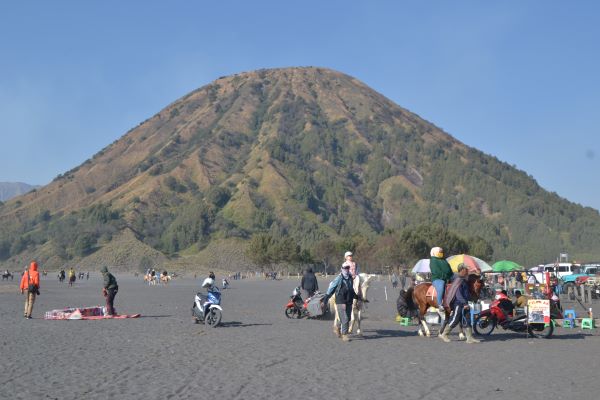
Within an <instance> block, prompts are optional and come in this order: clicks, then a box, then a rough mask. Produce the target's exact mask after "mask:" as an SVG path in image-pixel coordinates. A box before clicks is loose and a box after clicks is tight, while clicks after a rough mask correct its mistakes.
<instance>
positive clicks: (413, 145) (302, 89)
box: [0, 67, 600, 270]
mask: <svg viewBox="0 0 600 400" xmlns="http://www.w3.org/2000/svg"><path fill="white" fill-rule="evenodd" d="M431 224H439V225H442V226H445V227H447V228H449V229H451V230H453V231H455V232H458V233H459V234H462V235H465V236H477V237H480V238H483V239H484V240H485V241H487V242H488V243H489V244H490V245H491V246H492V247H493V250H494V256H495V257H496V258H509V259H515V260H517V261H520V262H523V263H533V262H538V261H544V260H548V259H549V258H550V259H553V258H554V257H555V256H556V255H557V254H558V252H559V251H569V252H571V253H574V254H578V255H579V256H580V257H587V258H591V257H596V258H600V249H598V248H597V246H596V243H597V240H596V239H597V237H598V234H599V233H600V216H599V215H598V212H597V211H596V210H593V209H591V208H584V207H581V206H579V205H576V204H573V203H571V202H569V201H567V200H565V199H562V198H560V197H558V196H557V195H556V194H553V193H548V192H547V191H545V190H544V189H542V188H541V187H540V186H539V185H538V184H537V183H536V181H535V180H534V179H533V178H532V177H530V176H528V175H527V174H526V173H524V172H522V171H519V170H517V169H515V168H514V167H512V166H510V165H508V164H506V163H504V162H501V161H499V160H498V159H496V158H495V157H492V156H489V155H486V154H484V153H482V152H480V151H478V150H476V149H473V148H470V147H468V146H467V145H465V144H463V143H461V142H459V141H458V140H456V139H454V138H453V137H452V136H450V135H448V134H447V133H445V132H443V131H442V130H441V129H439V128H437V127H436V126H434V125H433V124H431V123H429V122H427V121H424V120H423V119H421V118H419V117H418V116H417V115H415V114H413V113H411V112H409V111H407V110H405V109H403V108H401V107H399V106H398V105H396V104H394V103H393V102H392V101H390V100H389V99H387V98H386V97H384V96H383V95H381V94H379V93H377V92H375V91H373V90H372V89H370V88H369V87H367V86H366V85H365V84H363V83H362V82H360V81H358V80H357V79H355V78H353V77H350V76H348V75H345V74H343V73H339V72H335V71H332V70H328V69H324V68H312V67H308V68H283V69H270V70H259V71H253V72H248V73H242V74H237V75H233V76H228V77H223V78H220V79H217V80H216V81H214V82H212V83H210V84H208V85H206V86H204V87H202V88H200V89H197V90H195V91H193V92H191V93H190V94H188V95H186V96H185V97H183V98H181V99H179V100H177V101H176V102H174V103H172V104H171V105H169V106H167V107H166V108H164V109H163V110H161V111H160V112H159V113H157V114H156V115H154V116H152V117H151V118H149V119H148V120H146V121H144V122H142V123H140V124H139V126H137V127H135V128H133V129H131V130H130V131H129V132H127V133H126V134H125V135H124V136H122V137H121V138H120V139H119V140H117V141H115V142H114V143H112V144H110V145H109V146H108V147H106V148H104V149H103V150H101V151H100V152H98V153H97V154H96V155H94V156H93V157H92V158H90V159H89V160H87V161H86V162H84V163H83V164H82V165H80V166H78V167H76V168H74V169H72V170H70V171H68V172H66V173H64V174H62V175H60V176H58V177H56V178H55V179H54V181H52V182H51V183H50V184H48V185H47V186H44V187H42V188H39V189H37V190H35V191H33V192H30V193H28V194H25V195H23V196H20V197H18V198H16V199H13V200H11V201H9V202H7V203H5V204H3V205H2V206H1V208H0V225H1V226H2V227H1V228H0V259H3V260H5V261H4V262H5V264H11V265H12V264H14V265H21V263H22V262H24V261H25V260H26V258H29V257H37V258H39V259H41V260H42V261H43V262H46V263H47V264H48V265H49V266H58V265H63V264H76V263H78V264H81V265H86V264H88V265H94V266H99V265H98V264H99V263H109V264H111V265H117V266H123V267H125V266H127V265H129V266H131V265H132V264H135V265H134V266H135V267H136V268H137V267H138V264H139V266H140V267H143V266H145V265H156V264H161V265H162V264H169V263H171V264H172V263H179V264H181V265H184V264H186V263H188V264H194V263H213V264H214V263H216V264H219V265H220V266H221V267H225V268H227V264H232V263H233V264H235V263H246V265H247V264H248V263H249V261H248V259H246V258H245V255H244V254H245V253H244V247H245V246H246V244H247V243H248V239H249V238H251V237H252V236H253V235H255V234H258V233H269V234H270V235H271V236H273V237H277V236H280V237H289V238H291V239H292V240H293V241H294V243H296V244H297V246H298V247H299V248H300V249H305V250H306V251H307V252H310V251H311V249H312V248H314V246H315V245H316V244H317V243H318V242H319V241H322V240H323V239H325V238H332V239H335V240H342V239H343V238H348V237H355V236H357V235H360V236H363V237H366V238H370V240H373V238H375V237H377V236H378V235H380V234H382V233H384V232H390V231H395V230H400V229H406V228H410V227H414V226H419V225H431ZM191 260H194V261H193V262H192V261H191ZM215 260H217V261H215ZM211 265H212V264H211ZM235 269H236V267H234V266H232V267H231V270H235Z"/></svg>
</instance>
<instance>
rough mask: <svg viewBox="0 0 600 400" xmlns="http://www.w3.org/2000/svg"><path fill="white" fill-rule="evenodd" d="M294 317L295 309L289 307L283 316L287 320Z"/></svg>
mask: <svg viewBox="0 0 600 400" xmlns="http://www.w3.org/2000/svg"><path fill="white" fill-rule="evenodd" d="M295 315H296V307H289V308H286V309H285V316H286V317H288V318H294V316H295Z"/></svg>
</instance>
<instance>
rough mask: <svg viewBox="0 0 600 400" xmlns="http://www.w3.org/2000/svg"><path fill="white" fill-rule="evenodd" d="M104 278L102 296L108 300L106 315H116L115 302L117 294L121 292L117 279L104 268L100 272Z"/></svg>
mask: <svg viewBox="0 0 600 400" xmlns="http://www.w3.org/2000/svg"><path fill="white" fill-rule="evenodd" d="M100 272H101V273H102V276H103V277H104V287H103V288H102V294H103V295H104V297H105V298H106V315H111V316H113V315H115V307H114V301H115V296H116V295H117V292H118V291H119V285H117V279H116V278H115V276H114V275H113V274H111V273H110V272H108V267H106V266H104V267H102V269H101V270H100Z"/></svg>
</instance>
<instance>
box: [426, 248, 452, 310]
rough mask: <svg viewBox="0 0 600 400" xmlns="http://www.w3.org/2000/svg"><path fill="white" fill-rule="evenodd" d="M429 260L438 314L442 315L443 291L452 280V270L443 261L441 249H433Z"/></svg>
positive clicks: (446, 262)
mask: <svg viewBox="0 0 600 400" xmlns="http://www.w3.org/2000/svg"><path fill="white" fill-rule="evenodd" d="M429 254H430V255H431V258H430V260H429V268H430V269H431V284H432V285H433V286H434V287H435V291H436V292H437V305H438V312H439V313H440V314H442V313H444V307H443V306H442V300H443V299H444V291H445V290H446V284H447V283H448V282H450V280H451V279H452V268H450V264H448V261H446V260H445V259H444V250H443V249H442V248H441V247H434V248H432V249H431V251H430V252H429Z"/></svg>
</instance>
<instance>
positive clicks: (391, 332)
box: [356, 329, 416, 340]
mask: <svg viewBox="0 0 600 400" xmlns="http://www.w3.org/2000/svg"><path fill="white" fill-rule="evenodd" d="M409 336H416V334H415V332H409V331H401V330H395V329H375V330H365V331H364V335H363V336H362V337H356V339H363V340H373V339H385V338H393V337H409Z"/></svg>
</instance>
